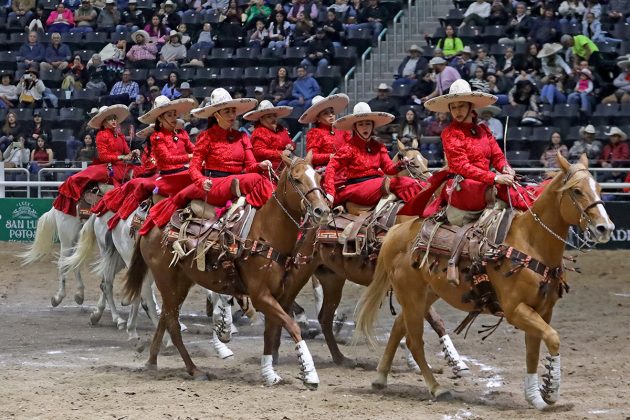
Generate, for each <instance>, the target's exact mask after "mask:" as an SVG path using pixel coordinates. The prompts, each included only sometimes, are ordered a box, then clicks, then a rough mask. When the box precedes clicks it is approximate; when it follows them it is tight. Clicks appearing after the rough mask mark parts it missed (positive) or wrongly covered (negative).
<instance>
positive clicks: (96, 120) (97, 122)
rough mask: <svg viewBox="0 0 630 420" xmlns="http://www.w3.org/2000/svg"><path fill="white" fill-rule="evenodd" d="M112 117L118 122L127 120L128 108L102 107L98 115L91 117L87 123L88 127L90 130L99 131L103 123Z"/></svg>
mask: <svg viewBox="0 0 630 420" xmlns="http://www.w3.org/2000/svg"><path fill="white" fill-rule="evenodd" d="M112 115H115V116H116V119H117V120H118V121H120V122H122V121H124V120H126V119H127V117H128V116H129V108H127V106H125V105H120V104H117V105H111V106H102V107H100V108H99V110H98V113H97V114H96V115H95V116H93V117H92V119H91V120H90V122H88V126H89V127H91V128H96V129H100V128H101V126H102V125H103V122H104V121H105V120H106V119H107V118H109V117H111V116H112Z"/></svg>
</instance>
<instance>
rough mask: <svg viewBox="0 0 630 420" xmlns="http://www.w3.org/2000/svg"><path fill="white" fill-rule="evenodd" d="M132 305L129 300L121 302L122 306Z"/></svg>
mask: <svg viewBox="0 0 630 420" xmlns="http://www.w3.org/2000/svg"><path fill="white" fill-rule="evenodd" d="M130 304H131V302H129V299H126V298H124V299H122V300H121V301H120V306H129V305H130Z"/></svg>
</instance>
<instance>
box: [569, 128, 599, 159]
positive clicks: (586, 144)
mask: <svg viewBox="0 0 630 420" xmlns="http://www.w3.org/2000/svg"><path fill="white" fill-rule="evenodd" d="M596 134H597V130H595V127H593V126H592V125H591V124H589V125H587V126H586V127H582V128H580V137H581V139H580V140H577V141H575V143H573V146H571V148H570V149H569V158H570V159H571V160H572V161H573V162H576V161H577V160H578V159H580V156H582V154H584V153H586V156H587V157H588V162H589V166H595V165H596V164H597V160H598V159H599V158H600V155H601V153H602V143H601V142H600V141H599V140H595V135H596Z"/></svg>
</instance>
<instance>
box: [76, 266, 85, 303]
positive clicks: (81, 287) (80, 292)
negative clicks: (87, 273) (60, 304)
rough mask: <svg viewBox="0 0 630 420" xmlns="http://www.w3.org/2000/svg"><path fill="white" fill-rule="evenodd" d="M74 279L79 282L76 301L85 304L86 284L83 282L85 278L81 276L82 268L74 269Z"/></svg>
mask: <svg viewBox="0 0 630 420" xmlns="http://www.w3.org/2000/svg"><path fill="white" fill-rule="evenodd" d="M74 279H75V281H76V283H77V291H76V293H75V294H74V301H75V302H76V303H77V305H83V299H84V295H85V285H84V284H83V278H82V277H81V270H75V271H74Z"/></svg>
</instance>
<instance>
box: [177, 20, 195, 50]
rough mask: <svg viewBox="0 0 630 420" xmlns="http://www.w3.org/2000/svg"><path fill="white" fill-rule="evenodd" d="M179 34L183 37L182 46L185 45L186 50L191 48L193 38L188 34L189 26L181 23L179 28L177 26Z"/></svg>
mask: <svg viewBox="0 0 630 420" xmlns="http://www.w3.org/2000/svg"><path fill="white" fill-rule="evenodd" d="M177 32H179V33H180V34H181V36H182V44H184V46H185V47H186V48H188V47H190V40H191V39H192V37H191V36H190V34H189V33H188V26H186V24H185V23H180V24H179V26H177Z"/></svg>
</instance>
